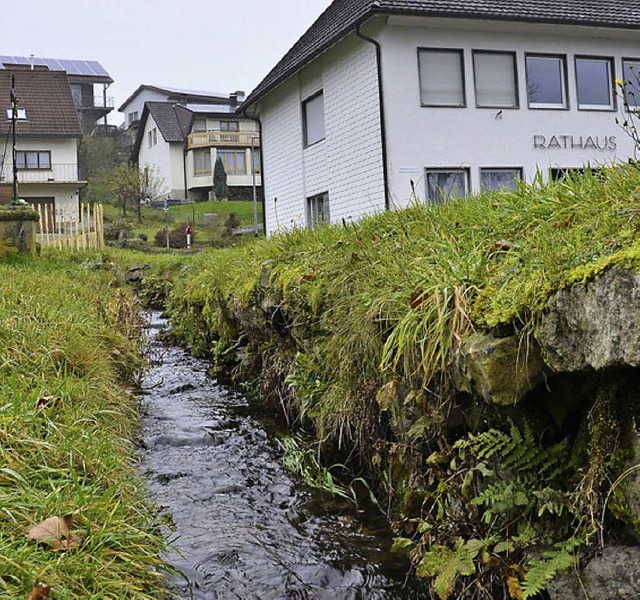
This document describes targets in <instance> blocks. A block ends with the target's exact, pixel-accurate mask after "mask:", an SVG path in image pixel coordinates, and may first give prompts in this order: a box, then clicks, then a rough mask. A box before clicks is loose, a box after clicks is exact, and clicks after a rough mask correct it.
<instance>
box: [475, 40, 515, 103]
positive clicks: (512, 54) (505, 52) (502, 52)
mask: <svg viewBox="0 0 640 600" xmlns="http://www.w3.org/2000/svg"><path fill="white" fill-rule="evenodd" d="M478 54H494V55H495V54H500V55H507V56H510V57H511V58H512V59H513V84H514V95H515V104H514V105H511V106H505V105H499V104H480V103H479V102H478V76H477V73H476V55H478ZM471 66H472V69H473V93H474V100H475V103H476V108H488V109H496V108H501V109H509V110H518V109H519V108H520V82H519V73H518V54H517V52H515V51H513V50H483V49H472V50H471Z"/></svg>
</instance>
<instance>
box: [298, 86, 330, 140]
mask: <svg viewBox="0 0 640 600" xmlns="http://www.w3.org/2000/svg"><path fill="white" fill-rule="evenodd" d="M302 120H303V127H304V145H305V146H311V144H315V143H316V142H319V141H321V140H323V139H324V136H325V131H324V94H323V93H322V92H319V93H318V94H316V95H315V96H311V98H308V99H307V100H305V101H304V102H303V103H302Z"/></svg>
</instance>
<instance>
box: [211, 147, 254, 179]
mask: <svg viewBox="0 0 640 600" xmlns="http://www.w3.org/2000/svg"><path fill="white" fill-rule="evenodd" d="M229 154H233V156H234V160H233V164H234V167H233V169H232V170H231V169H229V167H228V165H227V160H226V157H227V156H228V155H229ZM236 156H242V164H243V166H244V170H238V167H237V160H236ZM218 157H219V158H220V160H221V161H222V165H223V166H224V172H225V173H226V174H227V175H250V174H251V171H249V170H248V169H247V153H246V150H245V148H217V149H216V160H217V159H218Z"/></svg>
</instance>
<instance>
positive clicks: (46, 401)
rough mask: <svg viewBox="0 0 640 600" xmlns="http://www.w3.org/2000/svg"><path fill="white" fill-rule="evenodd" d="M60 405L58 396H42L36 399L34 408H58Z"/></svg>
mask: <svg viewBox="0 0 640 600" xmlns="http://www.w3.org/2000/svg"><path fill="white" fill-rule="evenodd" d="M61 405H62V398H60V396H42V398H38V400H37V401H36V408H47V409H48V408H58V407H60V406H61Z"/></svg>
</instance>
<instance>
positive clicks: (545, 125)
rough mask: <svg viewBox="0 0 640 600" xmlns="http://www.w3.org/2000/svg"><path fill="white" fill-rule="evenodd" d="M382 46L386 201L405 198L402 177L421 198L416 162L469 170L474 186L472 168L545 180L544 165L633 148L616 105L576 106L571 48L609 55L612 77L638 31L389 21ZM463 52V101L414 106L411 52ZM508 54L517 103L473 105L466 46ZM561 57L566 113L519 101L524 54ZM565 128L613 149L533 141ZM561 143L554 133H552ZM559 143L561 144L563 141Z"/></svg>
mask: <svg viewBox="0 0 640 600" xmlns="http://www.w3.org/2000/svg"><path fill="white" fill-rule="evenodd" d="M379 40H380V41H381V44H382V49H383V68H384V75H383V84H384V101H385V110H386V120H387V143H388V157H389V187H390V190H391V192H392V196H393V198H394V200H395V201H396V202H397V203H398V204H399V205H405V204H406V203H407V201H408V199H409V195H410V180H414V181H415V182H416V184H417V185H416V190H417V193H418V194H419V195H420V196H421V197H422V198H424V197H425V195H426V193H425V182H424V169H425V167H436V168H437V167H446V168H451V167H468V168H469V169H470V178H471V187H472V190H474V191H477V190H478V189H479V179H480V175H479V169H480V167H501V166H504V167H522V168H523V169H524V176H525V178H526V179H531V178H532V177H533V176H534V175H535V173H536V169H537V168H540V169H541V170H543V171H544V175H545V177H548V171H549V167H564V168H570V167H581V166H582V165H583V164H585V163H587V162H590V163H591V164H592V165H594V164H602V163H604V164H610V163H612V162H613V161H616V160H625V159H626V158H627V157H628V156H629V155H631V154H632V148H633V145H632V144H631V142H630V140H629V138H628V136H627V135H626V134H625V133H624V132H623V131H622V130H621V129H620V128H619V127H618V126H617V125H616V123H615V117H616V115H617V114H618V113H616V112H603V111H582V110H578V109H577V98H576V82H575V68H574V55H576V54H578V55H595V56H605V57H614V58H615V77H621V69H622V66H621V57H625V58H626V57H630V58H635V57H639V56H640V46H639V45H638V38H637V33H634V34H629V33H624V32H615V31H599V30H590V29H586V28H579V27H552V26H542V25H531V24H530V25H524V24H520V25H513V24H505V23H496V22H482V21H473V22H472V21H464V20H456V19H451V20H444V19H438V20H435V19H430V20H428V19H421V18H413V19H411V18H391V19H389V24H388V25H387V27H386V28H385V29H384V31H383V33H382V34H381V35H380V36H379ZM419 47H428V48H439V47H441V48H461V49H463V50H464V62H465V77H466V99H467V107H466V108H440V107H428V108H427V107H421V105H420V89H419V78H418V58H417V49H418V48H419ZM472 49H475V50H508V51H515V52H516V53H517V67H518V81H519V97H520V108H519V109H503V110H502V112H501V114H500V115H498V111H499V109H488V108H476V107H475V95H474V81H473V65H472V58H471V50H472ZM525 52H538V53H550V54H563V55H566V56H567V67H568V68H567V71H568V91H569V107H570V108H569V110H540V109H538V110H534V109H529V108H527V94H526V81H525V65H524V53H525ZM536 135H543V136H545V137H546V138H547V140H548V139H549V138H551V136H554V135H555V136H561V135H569V136H571V135H572V136H574V140H579V138H580V137H581V136H582V137H583V138H586V137H587V136H592V137H593V138H595V137H596V136H597V137H598V138H599V140H600V143H601V145H603V144H602V141H603V139H604V138H605V137H610V136H615V138H616V146H617V148H616V149H615V150H614V149H607V150H593V149H587V150H585V149H581V148H571V147H570V146H571V144H570V142H569V143H568V144H567V145H568V146H569V147H568V148H564V147H563V148H561V149H557V148H555V149H542V148H535V147H534V136H536ZM561 141H562V140H561ZM563 145H564V144H563Z"/></svg>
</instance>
